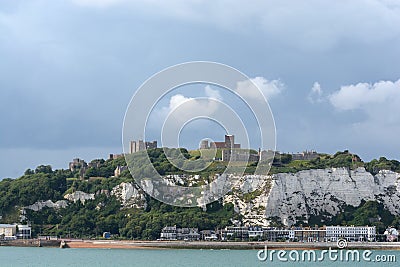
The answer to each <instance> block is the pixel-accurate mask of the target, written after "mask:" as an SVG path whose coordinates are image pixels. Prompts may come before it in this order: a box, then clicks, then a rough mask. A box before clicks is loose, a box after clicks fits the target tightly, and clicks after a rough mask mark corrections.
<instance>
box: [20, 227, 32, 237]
mask: <svg viewBox="0 0 400 267" xmlns="http://www.w3.org/2000/svg"><path fill="white" fill-rule="evenodd" d="M17 229H18V230H17V235H16V236H17V238H18V239H31V238H32V227H31V226H29V225H23V224H18V225H17Z"/></svg>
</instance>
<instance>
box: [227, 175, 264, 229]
mask: <svg viewBox="0 0 400 267" xmlns="http://www.w3.org/2000/svg"><path fill="white" fill-rule="evenodd" d="M271 184H272V177H271V176H264V175H245V176H243V177H241V178H240V179H239V181H238V183H237V184H236V186H235V187H234V188H233V190H232V191H231V192H230V193H229V194H227V195H226V196H225V197H224V203H233V204H234V209H235V212H237V213H240V214H241V215H243V223H244V224H246V225H259V226H268V225H269V221H268V220H267V217H266V216H265V209H266V204H267V201H268V196H269V194H270V190H271Z"/></svg>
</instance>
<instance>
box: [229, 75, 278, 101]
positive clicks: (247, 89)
mask: <svg viewBox="0 0 400 267" xmlns="http://www.w3.org/2000/svg"><path fill="white" fill-rule="evenodd" d="M254 85H256V86H257V87H258V88H259V89H260V90H261V92H262V94H263V95H264V97H265V98H266V99H267V100H269V99H270V98H271V97H273V96H276V95H278V94H280V93H281V92H282V90H283V89H284V88H285V85H284V84H283V83H282V82H281V81H279V80H272V81H268V80H267V79H265V78H264V77H255V78H252V79H250V80H247V81H242V82H238V83H237V87H236V92H237V93H238V94H240V95H241V96H245V97H250V98H259V94H258V92H257V91H256V90H254V89H255V87H254Z"/></svg>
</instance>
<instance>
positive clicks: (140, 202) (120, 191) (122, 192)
mask: <svg viewBox="0 0 400 267" xmlns="http://www.w3.org/2000/svg"><path fill="white" fill-rule="evenodd" d="M111 195H115V196H116V197H117V199H118V200H119V201H120V202H121V205H122V207H123V208H146V206H147V203H146V197H145V194H144V192H143V190H142V189H140V188H139V186H137V185H136V184H133V183H121V184H119V185H117V186H116V187H114V188H113V190H112V191H111Z"/></svg>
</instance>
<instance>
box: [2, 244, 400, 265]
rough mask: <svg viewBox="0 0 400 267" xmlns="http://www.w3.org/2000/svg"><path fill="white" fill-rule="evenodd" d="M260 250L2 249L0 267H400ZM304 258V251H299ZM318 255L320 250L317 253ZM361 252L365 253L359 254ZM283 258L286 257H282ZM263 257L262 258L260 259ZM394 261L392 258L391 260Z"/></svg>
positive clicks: (399, 254)
mask: <svg viewBox="0 0 400 267" xmlns="http://www.w3.org/2000/svg"><path fill="white" fill-rule="evenodd" d="M258 252H259V250H191V249H82V248H79V249H59V248H20V247H0V266H7V267H8V266H15V267H19V266H32V267H33V266H60V267H63V266H144V267H153V266H177V267H178V266H179V267H180V266H182V267H183V266H185V267H194V266H207V267H210V266H220V267H224V266H227V267H234V266H400V263H399V262H400V251H383V250H382V251H381V250H374V251H372V255H370V257H369V258H370V259H371V261H370V262H366V261H363V260H362V259H361V260H360V261H344V260H343V261H339V260H336V261H332V260H329V259H328V258H326V259H325V260H323V261H315V262H314V261H301V258H300V261H293V260H290V259H289V258H288V253H289V252H290V251H289V250H287V251H286V254H285V255H286V257H283V258H282V257H281V258H282V259H285V258H286V259H287V260H288V261H286V262H285V261H281V260H279V259H278V258H277V255H276V254H274V256H275V258H273V259H272V261H271V259H266V260H265V261H262V260H260V259H259V258H260V257H259V256H258V254H259V255H260V256H262V255H263V254H262V253H261V254H260V253H258ZM298 252H299V253H300V255H301V252H302V251H298ZM316 252H317V253H318V252H320V251H316ZM360 252H361V253H362V251H360ZM379 255H381V256H382V255H385V256H389V255H390V256H392V255H394V256H395V258H396V262H377V261H375V259H376V256H379ZM281 256H284V255H281ZM261 258H262V257H261ZM392 258H393V257H392Z"/></svg>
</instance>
